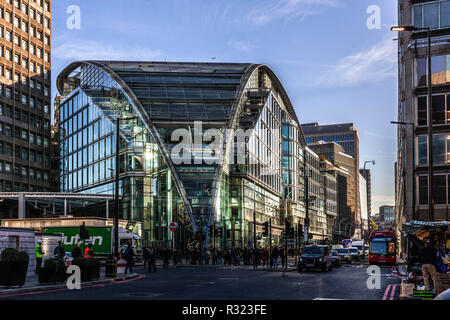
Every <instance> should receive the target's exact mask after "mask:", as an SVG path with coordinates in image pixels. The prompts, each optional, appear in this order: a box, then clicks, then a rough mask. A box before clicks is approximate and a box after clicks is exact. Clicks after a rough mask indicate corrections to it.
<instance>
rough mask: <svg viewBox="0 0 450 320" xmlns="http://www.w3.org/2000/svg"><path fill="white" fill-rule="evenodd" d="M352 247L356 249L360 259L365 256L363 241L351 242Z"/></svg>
mask: <svg viewBox="0 0 450 320" xmlns="http://www.w3.org/2000/svg"><path fill="white" fill-rule="evenodd" d="M352 247H354V248H357V249H358V255H359V256H360V257H362V258H364V256H365V252H364V251H365V248H364V241H362V240H360V241H353V242H352Z"/></svg>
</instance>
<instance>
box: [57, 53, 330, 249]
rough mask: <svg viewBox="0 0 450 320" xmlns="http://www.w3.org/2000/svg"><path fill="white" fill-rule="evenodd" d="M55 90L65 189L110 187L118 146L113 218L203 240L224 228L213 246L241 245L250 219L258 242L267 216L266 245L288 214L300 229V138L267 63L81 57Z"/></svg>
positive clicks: (152, 238)
mask: <svg viewBox="0 0 450 320" xmlns="http://www.w3.org/2000/svg"><path fill="white" fill-rule="evenodd" d="M57 87H58V91H59V93H60V95H61V96H60V97H59V98H58V99H59V101H58V103H57V104H55V105H57V106H58V109H59V110H57V111H56V112H55V114H58V119H57V125H58V126H59V134H60V145H61V152H60V158H61V161H60V181H61V191H62V192H76V193H86V194H109V195H111V194H114V189H115V188H114V181H115V174H116V165H115V162H116V161H115V156H116V151H118V152H119V197H120V210H119V212H120V218H121V219H125V220H129V221H139V222H141V225H142V235H143V238H144V240H145V241H147V242H150V243H151V244H153V245H157V246H168V245H171V243H172V239H173V238H172V237H174V238H175V242H176V244H177V246H178V245H180V246H188V245H192V243H194V241H200V242H202V244H203V245H204V244H205V243H211V242H212V237H214V236H217V234H213V235H211V234H209V233H208V232H207V230H208V227H209V226H215V227H216V228H217V229H218V230H219V229H222V231H223V234H224V236H223V237H221V238H217V239H216V245H218V246H221V247H248V246H252V245H253V241H254V240H255V238H254V235H253V234H254V227H255V224H254V221H255V218H256V240H257V245H258V246H260V247H261V246H264V245H267V244H268V240H269V239H268V237H264V236H263V234H262V232H263V223H264V222H267V221H269V220H271V223H272V230H271V231H272V241H273V243H274V244H278V243H280V242H281V240H282V239H281V234H282V231H283V230H284V224H285V219H286V218H287V219H289V220H290V221H291V223H292V224H293V225H299V224H301V225H303V226H304V224H305V209H304V200H302V197H304V193H303V184H302V183H303V178H302V174H301V173H302V172H304V165H305V164H304V158H305V155H304V149H305V146H306V143H305V139H304V137H303V133H302V131H301V128H300V125H299V121H298V119H297V115H296V113H295V111H294V108H293V106H292V104H291V102H290V100H289V97H288V95H287V93H286V92H285V90H284V89H283V86H282V84H281V82H280V81H279V79H278V78H277V76H276V75H275V74H274V72H273V71H272V70H271V69H270V68H269V67H267V66H265V65H259V64H243V63H242V64H239V63H181V62H180V63H166V62H121V61H117V62H114V61H108V62H106V61H83V62H75V63H72V64H71V65H69V66H68V67H67V68H66V69H64V70H63V71H62V72H61V73H60V74H59V76H58V79H57ZM118 118H119V119H121V120H120V124H119V132H117V129H116V124H117V120H116V119H118ZM238 131H239V132H240V133H243V136H239V135H237V134H236V133H237V132H238ZM118 136H119V139H120V140H119V142H120V143H119V148H118V149H117V148H116V141H117V137H118ZM314 169H316V167H314ZM317 170H318V163H317ZM311 183H312V182H311ZM313 189H314V192H317V193H318V192H319V185H317V187H316V186H315V185H314V187H313ZM316 189H317V190H316ZM314 209H316V210H319V208H318V207H317V208H314ZM111 210H114V209H113V207H112V208H111ZM98 215H103V216H104V215H105V212H103V211H102V210H100V209H99V210H98ZM313 215H314V214H313ZM317 215H319V213H318V214H317ZM173 221H175V222H177V223H178V224H179V228H178V229H177V231H176V232H174V233H172V232H170V230H169V228H168V226H169V224H170V222H173ZM314 221H315V220H314ZM318 221H319V222H320V223H325V219H324V216H323V217H322V216H321V219H318ZM312 229H313V230H314V232H315V233H317V234H321V235H323V234H324V232H323V230H322V229H323V226H321V225H316V224H315V222H314V225H313V227H312ZM201 235H203V236H204V237H202V236H201Z"/></svg>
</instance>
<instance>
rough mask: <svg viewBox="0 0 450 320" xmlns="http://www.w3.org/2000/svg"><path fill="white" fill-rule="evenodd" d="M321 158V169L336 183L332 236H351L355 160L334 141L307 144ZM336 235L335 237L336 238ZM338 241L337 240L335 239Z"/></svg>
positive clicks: (353, 222)
mask: <svg viewBox="0 0 450 320" xmlns="http://www.w3.org/2000/svg"><path fill="white" fill-rule="evenodd" d="M308 147H309V148H310V149H311V150H313V151H314V152H315V153H317V154H318V155H319V157H320V159H321V169H320V170H321V171H322V172H328V173H331V174H332V175H333V176H335V178H336V183H337V186H336V188H337V217H336V222H335V230H334V233H335V235H334V238H335V239H337V238H339V237H341V236H342V237H344V238H351V237H352V236H353V235H354V232H353V231H354V230H355V225H356V223H355V219H354V212H355V207H356V199H355V197H354V195H355V183H356V181H357V180H356V178H355V160H354V159H353V158H352V157H351V156H350V155H348V154H346V153H345V152H344V148H343V147H342V146H340V145H339V144H337V143H335V142H329V143H324V142H319V143H314V144H310V145H309V146H308ZM358 204H359V199H358ZM336 237H337V238H336ZM336 241H338V240H336Z"/></svg>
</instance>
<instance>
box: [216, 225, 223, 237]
mask: <svg viewBox="0 0 450 320" xmlns="http://www.w3.org/2000/svg"><path fill="white" fill-rule="evenodd" d="M217 235H218V236H219V238H222V237H223V229H222V228H220V227H219V229H217Z"/></svg>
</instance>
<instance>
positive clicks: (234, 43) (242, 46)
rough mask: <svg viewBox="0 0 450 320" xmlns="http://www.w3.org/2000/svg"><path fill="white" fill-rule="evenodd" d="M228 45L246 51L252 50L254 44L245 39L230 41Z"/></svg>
mask: <svg viewBox="0 0 450 320" xmlns="http://www.w3.org/2000/svg"><path fill="white" fill-rule="evenodd" d="M227 45H229V46H230V47H232V48H234V49H236V50H239V51H245V52H247V51H250V50H251V49H252V48H253V45H251V44H249V43H247V42H244V41H228V43H227Z"/></svg>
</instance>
